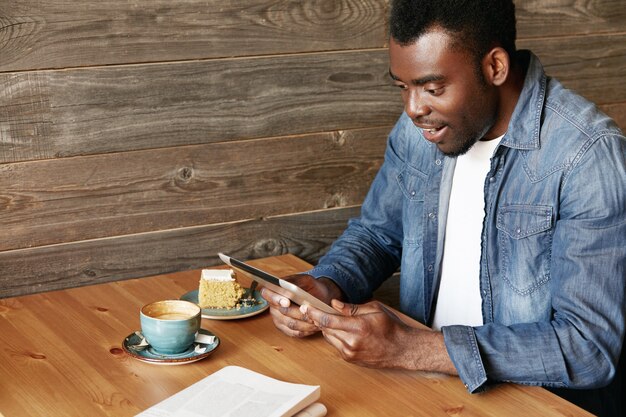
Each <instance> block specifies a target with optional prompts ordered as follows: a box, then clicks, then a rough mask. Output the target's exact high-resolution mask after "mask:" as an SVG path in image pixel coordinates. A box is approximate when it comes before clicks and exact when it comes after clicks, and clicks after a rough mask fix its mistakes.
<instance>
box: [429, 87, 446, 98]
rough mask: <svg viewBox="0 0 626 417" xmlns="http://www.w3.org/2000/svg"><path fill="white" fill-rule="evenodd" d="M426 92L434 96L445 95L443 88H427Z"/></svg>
mask: <svg viewBox="0 0 626 417" xmlns="http://www.w3.org/2000/svg"><path fill="white" fill-rule="evenodd" d="M426 92H427V93H428V94H430V95H432V96H440V95H441V94H443V87H440V88H427V89H426Z"/></svg>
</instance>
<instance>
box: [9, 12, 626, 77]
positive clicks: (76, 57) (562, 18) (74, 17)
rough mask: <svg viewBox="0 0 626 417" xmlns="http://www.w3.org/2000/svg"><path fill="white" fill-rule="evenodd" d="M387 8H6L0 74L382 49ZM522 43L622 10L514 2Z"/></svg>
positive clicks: (613, 17)
mask: <svg viewBox="0 0 626 417" xmlns="http://www.w3.org/2000/svg"><path fill="white" fill-rule="evenodd" d="M388 3H389V0H341V1H324V2H320V1H315V0H308V1H301V0H280V1H278V0H275V1H268V0H233V1H229V2H224V1H219V0H187V1H184V2H176V3H172V2H171V1H169V0H135V1H133V2H128V1H126V0H100V1H97V2H96V1H90V2H82V3H81V7H75V5H74V4H73V3H68V2H66V1H60V0H49V1H45V2H42V1H39V0H3V1H2V3H1V4H0V55H2V60H1V61H0V71H18V70H26V69H43V68H70V67H82V66H94V65H112V64H123V63H139V62H161V61H172V60H187V59H202V58H219V57H232V56H250V55H268V54H281V53H294V52H312V51H330V50H344V49H362V48H381V47H384V46H385V45H386V41H387V32H386V16H387V8H388ZM515 3H516V6H517V21H518V25H517V27H518V37H519V38H520V39H524V38H544V37H551V36H566V35H581V34H585V35H586V34H596V33H609V32H614V33H615V32H623V29H624V18H625V16H626V2H624V1H623V0H601V1H592V2H584V3H583V2H580V1H576V0H562V1H558V2H554V1H545V0H543V1H538V0H535V1H527V0H524V1H521V0H517V1H516V2H515Z"/></svg>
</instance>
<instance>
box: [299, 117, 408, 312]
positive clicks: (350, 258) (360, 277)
mask: <svg viewBox="0 0 626 417" xmlns="http://www.w3.org/2000/svg"><path fill="white" fill-rule="evenodd" d="M402 130H403V128H402V123H398V124H397V125H396V126H395V127H394V129H393V130H392V131H391V133H390V136H389V138H388V141H387V148H386V150H385V160H384V162H383V164H382V166H381V168H380V170H379V171H378V173H377V175H376V177H375V178H374V181H373V182H372V185H371V187H370V189H369V191H368V194H367V196H366V198H365V200H364V202H363V204H362V206H361V214H360V216H359V217H358V218H355V219H351V220H350V221H349V222H348V227H347V228H346V230H345V231H344V233H343V234H342V235H341V236H340V237H339V238H338V239H337V240H336V241H335V242H334V243H333V244H332V245H331V247H330V249H329V251H328V252H327V253H326V254H325V255H324V256H323V257H322V258H321V259H320V261H319V263H318V264H317V266H316V267H315V268H313V269H312V270H311V271H308V272H307V273H308V274H309V275H311V276H313V277H315V278H319V277H322V276H324V277H328V278H330V279H332V280H333V281H334V282H335V283H337V285H338V286H339V287H340V288H341V290H342V291H343V293H344V294H345V295H346V297H347V298H348V301H349V302H352V303H361V302H365V301H367V300H369V299H370V298H371V297H372V293H373V291H374V290H375V289H376V288H378V287H379V286H380V285H381V284H382V282H383V281H384V280H385V279H387V278H388V277H389V276H390V275H392V274H393V273H394V272H395V271H396V270H397V269H398V266H399V264H400V257H401V253H402V221H401V219H402V214H401V213H402V205H401V201H402V198H401V193H402V192H401V190H400V188H399V186H398V184H397V176H398V173H399V171H400V169H401V167H402V165H403V157H402V152H403V135H402V133H401V132H402Z"/></svg>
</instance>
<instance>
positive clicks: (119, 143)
mask: <svg viewBox="0 0 626 417" xmlns="http://www.w3.org/2000/svg"><path fill="white" fill-rule="evenodd" d="M401 111H402V103H401V100H400V98H399V96H398V93H397V91H396V89H394V88H392V87H391V82H390V80H389V76H388V64H387V52H386V51H384V50H380V51H357V52H344V53H336V54H314V55H299V56H294V55H289V56H280V57H271V58H269V57H266V58H255V59H233V60H216V61H215V60H214V61H203V62H186V63H169V64H159V65H137V66H130V67H107V68H92V69H89V70H84V69H76V70H66V71H35V72H27V73H17V74H0V162H15V161H23V160H33V159H40V158H59V157H67V156H77V155H86V154H97V153H106V152H120V151H131V150H139V149H150V148H159V147H172V146H181V145H190V144H199V143H212V142H221V141H228V140H241V139H249V138H258V137H268V136H281V135H296V134H306V133H314V132H320V131H333V130H346V129H348V128H350V129H354V128H365V127H374V126H385V125H390V124H393V123H394V122H395V120H396V118H397V117H398V115H399V114H400V112H401Z"/></svg>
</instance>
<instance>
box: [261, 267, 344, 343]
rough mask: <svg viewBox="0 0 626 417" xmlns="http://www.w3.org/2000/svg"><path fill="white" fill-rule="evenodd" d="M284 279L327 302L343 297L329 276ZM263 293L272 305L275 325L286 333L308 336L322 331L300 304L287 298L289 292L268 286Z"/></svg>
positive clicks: (271, 311) (263, 289)
mask: <svg viewBox="0 0 626 417" xmlns="http://www.w3.org/2000/svg"><path fill="white" fill-rule="evenodd" d="M283 279H284V280H286V281H289V282H291V283H292V284H295V285H297V286H298V287H300V288H302V289H303V290H305V291H307V292H308V293H310V294H312V295H314V296H315V297H317V298H319V299H320V300H322V301H323V302H325V303H327V304H330V302H331V300H332V299H333V298H336V299H340V298H341V297H342V293H341V290H340V289H339V287H338V286H337V284H335V283H334V282H333V281H332V280H330V279H328V278H319V279H315V278H313V277H312V276H310V275H304V274H298V275H291V276H288V277H285V278H283ZM261 295H262V296H263V298H265V300H267V302H268V303H269V305H270V315H271V316H272V320H273V321H274V325H275V326H276V327H277V328H278V329H279V330H280V331H282V332H283V333H285V334H286V335H288V336H292V337H306V336H310V335H312V334H314V333H317V332H319V331H320V329H319V328H318V327H317V326H315V325H314V324H313V323H312V322H311V321H310V320H309V319H308V317H307V316H306V314H302V312H301V311H300V310H299V306H298V305H295V304H293V305H292V304H291V300H289V298H287V293H284V294H280V293H277V292H274V291H272V290H270V289H268V288H262V289H261Z"/></svg>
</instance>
